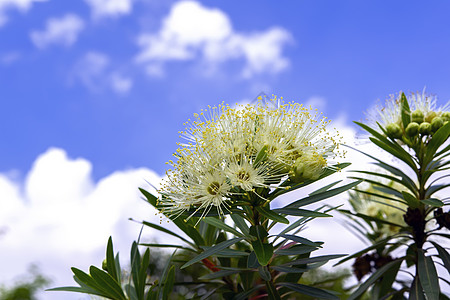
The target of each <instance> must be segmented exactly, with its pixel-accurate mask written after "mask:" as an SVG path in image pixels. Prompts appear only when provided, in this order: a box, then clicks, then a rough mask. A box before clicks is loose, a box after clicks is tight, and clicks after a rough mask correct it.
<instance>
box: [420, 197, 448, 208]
mask: <svg viewBox="0 0 450 300" xmlns="http://www.w3.org/2000/svg"><path fill="white" fill-rule="evenodd" d="M420 201H421V202H423V203H425V204H428V205H430V206H433V207H442V206H444V202H442V201H441V200H439V199H435V198H428V199H423V200H420Z"/></svg>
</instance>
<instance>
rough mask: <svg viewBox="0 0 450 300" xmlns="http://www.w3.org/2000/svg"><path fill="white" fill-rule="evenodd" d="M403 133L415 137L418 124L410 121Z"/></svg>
mask: <svg viewBox="0 0 450 300" xmlns="http://www.w3.org/2000/svg"><path fill="white" fill-rule="evenodd" d="M405 133H406V135H407V136H408V137H415V136H416V135H417V134H418V133H419V124H417V123H416V122H411V123H409V124H408V126H407V127H406V129H405Z"/></svg>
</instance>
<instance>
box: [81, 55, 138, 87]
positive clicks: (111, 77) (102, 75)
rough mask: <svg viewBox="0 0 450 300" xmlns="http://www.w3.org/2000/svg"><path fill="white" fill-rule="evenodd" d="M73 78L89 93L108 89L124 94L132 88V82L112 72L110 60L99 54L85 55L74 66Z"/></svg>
mask: <svg viewBox="0 0 450 300" xmlns="http://www.w3.org/2000/svg"><path fill="white" fill-rule="evenodd" d="M73 73H74V74H73V76H74V77H75V79H76V80H78V81H80V82H81V83H82V84H83V85H84V86H85V87H86V88H88V89H89V90H90V91H91V92H101V91H103V90H105V89H110V90H112V91H114V92H116V93H118V94H126V93H127V92H129V91H130V89H131V88H132V87H133V80H132V79H131V78H130V77H127V76H125V75H123V74H122V73H120V72H119V71H117V70H114V69H113V68H112V67H111V60H110V58H109V57H108V56H107V55H106V54H104V53H100V52H95V51H91V52H88V53H86V54H85V55H84V56H83V57H82V58H81V59H80V60H79V61H78V62H77V63H76V65H75V68H74V72H73Z"/></svg>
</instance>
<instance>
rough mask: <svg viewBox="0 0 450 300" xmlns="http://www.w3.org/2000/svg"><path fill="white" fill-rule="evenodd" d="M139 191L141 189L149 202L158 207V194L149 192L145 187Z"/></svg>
mask: <svg viewBox="0 0 450 300" xmlns="http://www.w3.org/2000/svg"><path fill="white" fill-rule="evenodd" d="M139 191H141V193H142V194H143V195H144V196H145V198H146V199H147V201H148V203H150V204H151V205H153V207H155V208H157V205H156V203H157V202H158V198H157V197H156V196H154V195H153V194H151V193H149V192H147V191H146V190H144V189H143V188H139Z"/></svg>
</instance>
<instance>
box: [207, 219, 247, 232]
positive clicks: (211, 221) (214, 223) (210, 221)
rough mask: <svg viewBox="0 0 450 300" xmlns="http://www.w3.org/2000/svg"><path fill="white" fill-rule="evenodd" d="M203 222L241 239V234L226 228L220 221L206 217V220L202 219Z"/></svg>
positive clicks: (231, 228)
mask: <svg viewBox="0 0 450 300" xmlns="http://www.w3.org/2000/svg"><path fill="white" fill-rule="evenodd" d="M203 222H205V223H207V224H209V225H212V226H214V227H217V228H219V229H222V230H224V231H227V232H230V233H232V234H234V235H235V236H237V237H243V235H242V233H240V232H239V231H237V230H236V229H234V228H233V227H231V226H228V225H227V224H225V223H224V222H223V221H222V220H219V219H217V218H212V217H207V218H204V219H203Z"/></svg>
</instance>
